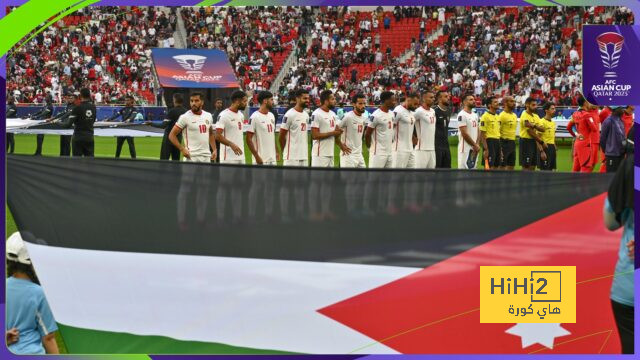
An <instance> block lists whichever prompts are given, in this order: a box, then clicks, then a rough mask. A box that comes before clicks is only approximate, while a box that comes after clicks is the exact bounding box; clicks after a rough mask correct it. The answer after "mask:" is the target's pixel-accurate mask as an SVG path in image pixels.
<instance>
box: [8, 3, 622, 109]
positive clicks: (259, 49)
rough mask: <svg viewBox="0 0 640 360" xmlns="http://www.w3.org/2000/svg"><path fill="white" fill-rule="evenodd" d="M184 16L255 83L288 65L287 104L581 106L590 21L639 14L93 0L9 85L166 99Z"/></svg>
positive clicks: (19, 89) (18, 57)
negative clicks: (397, 101)
mask: <svg viewBox="0 0 640 360" xmlns="http://www.w3.org/2000/svg"><path fill="white" fill-rule="evenodd" d="M178 17H180V18H181V19H180V20H181V22H182V23H183V24H184V30H185V31H184V33H185V35H186V36H185V37H186V39H184V40H185V41H184V43H185V45H186V46H187V47H192V48H219V49H222V50H225V51H226V52H227V53H228V55H229V60H230V62H231V65H232V67H233V68H234V70H235V72H236V75H237V77H238V79H239V81H240V83H241V86H242V87H243V89H244V90H246V91H248V92H249V93H250V94H251V95H255V94H256V93H257V91H259V90H262V89H269V88H271V87H272V85H273V84H274V82H275V81H276V78H277V76H278V73H279V72H280V71H282V72H283V74H281V77H280V79H282V78H283V79H282V80H281V81H280V79H278V82H276V84H275V85H274V86H275V87H276V89H273V88H272V90H276V91H275V92H276V94H277V100H279V101H278V102H279V103H280V104H281V105H285V104H286V99H287V96H288V94H289V93H290V92H291V91H292V90H294V89H298V88H305V89H307V90H309V91H310V92H311V95H312V96H313V97H314V98H316V97H317V96H316V95H317V94H319V93H320V92H321V91H322V90H323V89H331V90H333V91H334V92H335V93H336V95H337V97H338V100H339V102H340V103H346V102H348V98H349V96H351V95H353V94H355V93H356V92H363V93H365V94H366V95H367V96H368V102H369V103H370V104H375V103H377V97H378V96H379V94H380V93H381V92H382V91H383V90H386V89H390V90H393V91H396V92H398V93H400V92H403V91H406V90H416V91H420V90H424V89H426V88H433V89H440V90H448V91H451V93H452V95H453V96H452V101H453V103H454V105H457V104H459V102H460V99H461V96H462V94H465V93H468V92H471V93H475V94H476V95H479V97H478V98H479V99H480V98H482V97H485V96H486V95H488V94H492V93H493V94H497V95H504V94H506V93H509V94H514V95H515V96H516V101H517V102H518V105H519V106H521V105H522V104H523V102H524V99H526V98H527V97H528V96H533V97H535V98H538V99H543V98H544V99H550V100H552V101H554V102H555V103H557V104H558V105H564V106H575V105H576V98H577V92H578V90H579V88H580V83H581V69H582V65H581V58H580V57H581V50H582V49H581V47H582V43H581V40H580V37H581V31H582V25H583V24H586V23H589V24H632V23H633V20H634V19H633V13H632V12H631V11H630V10H629V9H628V8H624V7H615V8H614V7H603V6H597V7H568V8H561V7H540V8H536V7H518V8H516V7H482V8H478V7H395V8H393V11H391V9H390V7H385V8H383V7H378V8H377V9H376V10H374V11H357V10H353V9H351V8H349V7H291V6H290V7H182V8H166V7H163V8H153V7H88V8H85V9H82V10H80V11H78V12H76V13H74V14H72V15H70V16H67V17H64V18H62V19H61V20H60V21H58V22H57V23H56V24H55V25H54V26H51V27H50V28H49V29H47V30H46V31H44V32H42V33H40V34H38V35H37V36H35V37H34V38H33V39H32V40H30V41H29V42H27V43H26V44H24V45H23V46H21V47H20V48H18V49H14V51H13V52H12V53H11V54H10V55H9V56H8V58H7V73H8V83H7V88H8V91H10V92H11V94H12V95H13V96H14V97H15V98H16V100H17V101H18V102H19V103H42V102H43V101H44V98H45V96H46V94H52V95H53V97H54V99H55V101H56V102H60V99H61V97H62V95H64V94H66V93H68V92H71V93H73V92H75V91H77V90H78V89H79V88H80V87H82V86H89V87H90V88H91V90H92V92H93V93H95V94H96V101H97V102H98V103H99V104H112V103H120V102H121V100H120V99H121V98H122V97H123V96H124V95H125V94H127V93H131V92H132V93H134V94H135V95H136V97H137V99H138V102H139V103H140V104H150V105H151V104H156V103H158V104H159V102H158V100H159V98H160V96H159V94H158V92H159V91H158V90H159V89H158V88H157V85H156V76H155V74H154V73H153V68H152V66H151V58H150V56H149V53H150V48H151V47H156V46H157V47H167V46H174V43H175V42H176V40H177V39H174V35H173V34H174V32H176V26H178V24H177V23H178V21H177V20H178V19H177V18H178ZM54 49H55V51H53V50H54ZM290 55H292V56H293V59H292V61H289V62H287V59H288V58H289V57H290ZM285 65H286V66H285ZM253 100H254V101H252V103H253V104H255V99H253Z"/></svg>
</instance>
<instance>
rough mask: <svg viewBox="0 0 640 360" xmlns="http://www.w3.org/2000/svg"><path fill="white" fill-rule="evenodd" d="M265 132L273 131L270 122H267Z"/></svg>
mask: <svg viewBox="0 0 640 360" xmlns="http://www.w3.org/2000/svg"><path fill="white" fill-rule="evenodd" d="M267 132H269V133H270V132H273V126H272V125H271V124H267Z"/></svg>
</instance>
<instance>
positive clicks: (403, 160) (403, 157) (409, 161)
mask: <svg viewBox="0 0 640 360" xmlns="http://www.w3.org/2000/svg"><path fill="white" fill-rule="evenodd" d="M393 167H394V168H396V169H415V167H416V157H415V154H414V153H413V151H411V152H400V151H398V152H394V153H393Z"/></svg>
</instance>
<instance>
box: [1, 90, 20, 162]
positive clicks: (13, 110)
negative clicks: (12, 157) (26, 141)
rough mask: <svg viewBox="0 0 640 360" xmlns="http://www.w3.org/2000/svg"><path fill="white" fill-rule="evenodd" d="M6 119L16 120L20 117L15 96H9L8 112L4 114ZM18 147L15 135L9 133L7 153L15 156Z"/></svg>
mask: <svg viewBox="0 0 640 360" xmlns="http://www.w3.org/2000/svg"><path fill="white" fill-rule="evenodd" d="M4 114H5V116H4V118H5V119H10V118H15V117H16V116H17V115H18V108H17V107H16V104H15V100H14V99H13V96H9V99H8V103H7V111H6V112H5V113H4ZM15 147H16V140H15V137H14V136H13V133H9V132H8V133H7V152H8V153H9V154H13V150H14V149H15Z"/></svg>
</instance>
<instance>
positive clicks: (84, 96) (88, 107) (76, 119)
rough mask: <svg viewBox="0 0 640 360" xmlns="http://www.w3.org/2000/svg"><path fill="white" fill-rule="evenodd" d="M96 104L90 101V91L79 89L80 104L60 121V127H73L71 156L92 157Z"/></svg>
mask: <svg viewBox="0 0 640 360" xmlns="http://www.w3.org/2000/svg"><path fill="white" fill-rule="evenodd" d="M96 113H97V110H96V106H95V105H94V104H93V101H91V91H89V89H87V88H82V89H80V104H79V105H77V106H76V107H74V108H73V110H71V115H69V117H68V118H67V120H66V121H64V122H63V123H62V127H66V128H70V127H71V126H72V125H74V124H75V127H74V128H73V138H72V143H73V156H87V157H93V154H94V142H93V124H94V123H95V122H96Z"/></svg>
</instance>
